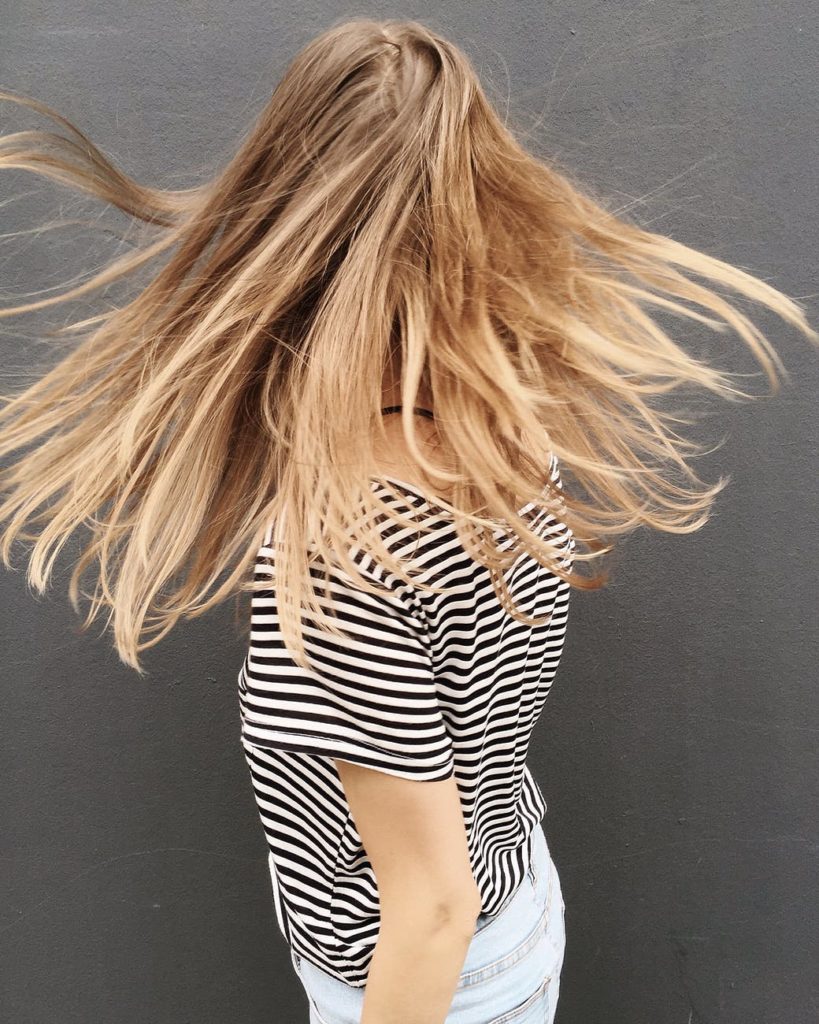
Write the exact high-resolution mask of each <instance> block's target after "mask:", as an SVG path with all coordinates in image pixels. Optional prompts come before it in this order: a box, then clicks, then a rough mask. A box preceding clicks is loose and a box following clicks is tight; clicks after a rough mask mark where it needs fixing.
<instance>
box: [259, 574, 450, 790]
mask: <svg viewBox="0 0 819 1024" xmlns="http://www.w3.org/2000/svg"><path fill="white" fill-rule="evenodd" d="M257 571H258V570H257ZM330 594H331V596H332V600H333V603H334V604H335V607H336V608H337V615H336V617H335V622H336V623H337V625H338V626H339V627H341V629H342V630H343V632H344V637H343V638H339V637H336V636H334V635H333V634H332V633H328V632H327V631H326V630H323V629H321V628H320V626H316V625H315V624H314V623H313V622H312V620H310V619H305V625H304V643H305V647H306V650H307V654H308V656H309V661H310V664H311V666H312V668H311V669H309V670H308V669H304V668H302V667H301V666H299V665H298V664H296V662H295V661H294V660H293V659H292V657H291V656H290V654H289V653H288V651H287V649H286V647H285V645H284V642H283V639H282V635H281V632H280V630H279V620H278V612H277V601H276V593H275V587H273V586H271V589H269V590H268V589H265V590H261V591H258V592H256V593H254V595H253V602H252V603H253V608H252V613H251V637H250V649H249V652H248V657H247V659H246V662H245V665H244V666H243V670H242V673H241V675H240V699H241V723H242V743H243V745H244V746H246V747H251V748H253V747H258V748H275V749H278V750H284V751H292V752H294V753H298V754H308V755H309V754H313V755H322V756H327V757H332V758H338V759H341V760H344V761H350V762H352V763H353V764H359V765H363V766H365V767H367V768H372V769H374V770H376V771H380V772H385V773H387V774H389V775H396V776H399V777H400V778H405V779H416V780H422V781H434V780H439V779H446V778H448V777H449V776H450V775H452V773H453V751H452V744H451V742H450V738H449V734H448V732H447V728H446V723H445V721H444V718H443V715H442V712H441V708H440V706H439V702H438V699H437V696H436V689H435V684H434V676H433V669H432V664H431V660H430V654H429V651H428V649H427V646H426V644H425V633H424V627H423V623H422V622H421V621H420V620H419V619H418V618H417V616H416V615H415V614H413V611H412V609H411V608H410V607H409V606H408V605H407V604H406V603H405V602H404V601H403V600H402V599H400V598H399V597H398V595H396V594H394V593H393V592H387V591H384V592H383V593H379V594H369V593H367V592H366V591H364V590H362V589H361V588H360V587H357V586H356V585H355V583H354V582H353V581H352V580H350V578H349V577H348V576H347V575H346V574H344V573H341V572H334V573H333V574H332V575H331V577H330ZM318 597H319V600H320V601H322V602H324V595H323V592H322V590H321V588H319V592H318Z"/></svg>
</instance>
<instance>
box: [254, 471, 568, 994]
mask: <svg viewBox="0 0 819 1024" xmlns="http://www.w3.org/2000/svg"><path fill="white" fill-rule="evenodd" d="M550 475H551V478H552V480H554V481H555V483H556V484H557V486H558V487H561V486H562V484H561V481H560V474H559V469H558V462H557V458H556V457H555V456H552V459H551V465H550ZM371 486H373V487H375V488H377V489H378V491H379V495H380V496H382V497H384V498H385V499H386V500H388V501H389V502H390V504H391V505H392V506H393V507H396V508H400V509H401V511H402V512H403V513H407V512H409V513H410V514H412V515H415V514H417V515H418V516H421V517H422V518H423V520H424V522H425V523H432V524H434V527H435V528H434V530H433V531H432V532H429V533H427V532H424V533H419V532H418V531H417V530H416V529H414V528H413V527H401V526H400V525H398V524H395V523H392V522H391V521H389V520H388V519H386V517H382V518H383V519H384V521H385V523H386V526H387V530H385V531H384V534H383V535H384V537H385V538H386V539H385V543H387V544H388V545H392V546H391V547H390V548H389V550H391V551H393V552H394V553H397V552H403V553H409V552H410V551H412V552H413V557H414V559H415V561H416V563H417V564H418V565H422V566H423V567H424V575H423V576H422V577H421V578H422V579H426V580H427V581H428V582H432V583H434V584H435V585H436V586H444V587H446V588H447V592H446V593H444V594H430V593H429V592H428V591H424V590H421V589H418V588H417V587H414V586H410V585H408V584H406V583H405V582H404V581H403V580H401V579H400V578H398V577H397V576H395V575H394V574H391V573H389V572H386V571H381V569H380V568H379V567H378V566H377V565H375V563H374V562H373V560H372V559H371V558H369V556H364V557H363V558H357V564H358V565H360V566H361V567H362V569H363V570H364V571H365V572H366V575H367V577H368V578H372V579H375V580H376V581H378V582H384V583H386V584H387V585H388V587H389V590H388V591H385V592H384V594H383V596H381V595H371V594H368V593H366V592H365V591H362V590H361V588H360V587H356V586H355V585H354V584H353V581H352V580H351V578H350V577H349V575H348V574H346V573H343V572H342V571H341V570H337V571H335V572H334V573H333V574H332V575H331V578H330V579H331V588H332V591H331V592H332V594H333V598H334V601H335V603H336V606H337V608H338V619H337V621H338V623H339V625H340V626H341V627H342V628H343V629H344V631H345V633H346V634H347V637H346V638H345V639H344V640H340V639H337V638H336V637H334V636H332V635H328V634H326V633H324V634H322V633H321V632H320V631H319V630H318V629H316V628H312V627H311V626H310V625H309V624H308V626H307V627H306V630H305V645H306V647H307V651H308V654H309V656H310V660H311V664H313V665H316V666H319V667H320V672H317V671H310V672H308V671H306V670H304V669H302V668H301V667H299V666H297V665H296V664H295V662H293V660H292V659H291V658H290V656H289V654H288V653H287V651H286V649H285V647H284V644H283V642H282V638H281V634H280V632H279V628H278V619H277V613H276V596H275V589H274V587H272V586H271V589H269V590H268V589H264V590H259V591H257V592H255V593H254V594H253V595H252V599H251V601H252V605H251V630H250V642H249V649H248V652H247V655H246V657H245V660H244V663H243V665H242V668H241V671H240V672H239V680H238V683H239V710H240V719H241V743H242V747H243V751H244V754H245V758H246V760H247V765H248V768H249V770H250V777H251V783H252V787H253V792H254V795H255V798H256V802H257V805H258V809H259V813H260V815H261V821H262V826H263V828H264V831H265V834H266V838H267V844H268V847H269V856H268V863H269V867H270V875H271V880H272V888H273V902H274V906H275V911H276V918H277V921H278V925H279V928H280V930H281V932H282V935H283V936H284V938H285V940H286V941H287V943H288V945H289V946H290V948H291V949H292V950H294V951H295V952H297V953H299V954H300V955H301V956H302V957H304V958H305V959H307V960H309V961H311V962H312V963H313V964H315V965H316V966H317V967H320V968H321V969H322V970H324V971H326V972H327V973H328V974H330V975H332V976H333V977H335V978H338V979H339V980H340V981H343V982H345V983H347V984H348V985H352V986H354V987H360V986H363V985H365V984H366V981H367V971H368V967H369V963H370V959H371V957H372V953H373V950H374V946H375V942H376V939H377V938H378V928H379V905H378V888H377V885H376V879H375V874H374V872H373V869H372V866H371V864H370V862H369V860H368V859H367V855H366V852H365V850H364V848H363V846H362V842H361V837H360V836H359V834H358V832H357V830H356V826H355V823H354V821H353V819H352V816H351V813H350V809H349V807H348V805H347V802H346V798H345V794H344V789H343V786H342V784H341V780H340V778H339V775H338V772H337V770H336V766H335V763H334V760H333V758H340V759H343V760H345V761H351V762H353V763H356V764H361V765H366V766H368V767H370V768H373V769H375V770H377V771H382V772H387V773H389V774H392V775H397V776H400V777H401V778H406V779H416V780H435V779H446V778H449V776H451V775H453V774H454V775H455V778H456V782H457V785H458V789H459V792H460V798H461V805H462V808H463V814H464V821H465V824H466V829H467V835H468V843H469V853H470V859H471V862H472V869H473V874H474V876H475V881H476V883H477V885H478V887H479V889H480V892H481V894H482V912H483V913H486V914H490V915H491V914H494V913H495V912H496V911H497V910H499V909H500V907H501V906H502V905H503V904H504V902H505V901H506V900H507V898H508V897H510V896H511V894H512V893H513V892H514V890H515V889H516V888H517V886H518V885H519V884H520V882H521V881H522V880H523V878H524V875H525V872H526V869H527V867H528V863H529V836H530V833H531V831H532V829H533V828H534V827H535V826H536V825H537V824H538V822H539V821H540V820H541V818H542V817H543V815H544V813H545V811H546V802H545V800H544V798H543V795H542V793H541V791H540V788H539V786H538V784H537V783H536V782H535V780H534V779H533V777H532V775H531V774H530V772H529V769H528V766H527V764H526V755H527V750H528V746H529V739H530V736H531V733H532V729H533V728H534V725H535V722H536V721H537V719H538V716H539V715H540V712H541V710H542V708H543V703H544V701H545V699H546V695H547V693H548V692H549V688H550V687H551V684H552V680H553V678H554V675H555V672H556V670H557V666H558V662H559V660H560V656H561V652H562V649H563V640H564V635H565V631H566V620H567V613H568V606H569V592H570V587H569V584H568V583H566V582H565V581H563V580H561V579H560V578H559V577H558V576H555V574H554V573H552V572H550V571H549V570H547V569H545V568H544V567H543V566H541V565H539V564H538V563H537V562H536V561H535V560H534V559H533V558H532V557H531V555H529V554H527V553H525V552H521V553H520V555H519V556H518V558H517V559H516V561H515V562H514V563H513V564H512V565H510V566H509V567H508V568H507V569H506V570H505V575H506V579H507V581H508V583H509V589H510V593H511V596H512V599H513V602H514V604H515V605H516V606H517V607H519V608H521V609H522V610H523V611H524V612H525V613H527V614H530V615H538V616H540V615H544V614H546V613H548V612H550V611H551V613H552V615H551V619H550V621H549V622H548V624H546V625H541V626H528V625H526V624H525V623H522V622H519V621H518V620H516V619H514V618H513V617H512V616H511V615H509V613H508V612H507V611H506V610H505V609H504V608H503V607H502V605H501V603H500V601H499V600H498V598H497V596H496V594H495V591H494V589H493V587H492V583H491V580H490V576H489V571H488V570H487V569H486V568H485V567H484V566H482V565H481V564H480V563H479V562H477V561H475V560H474V559H472V558H471V557H470V556H468V555H467V553H466V552H465V550H464V549H463V547H462V545H461V544H460V541H459V539H458V537H457V534H456V533H455V528H454V523H453V520H452V515H451V513H449V512H447V510H445V509H442V508H441V507H440V506H439V505H437V504H435V502H434V501H432V499H430V498H429V497H426V496H425V495H424V494H423V493H422V492H421V491H420V490H418V489H417V488H416V487H414V486H413V485H411V484H408V483H406V482H404V481H400V480H397V479H396V478H394V477H385V476H382V477H378V478H373V480H372V481H371ZM393 492H397V494H396V493H393ZM524 513H526V514H531V515H532V516H534V519H533V520H532V525H533V528H534V529H536V530H537V532H538V533H540V534H541V535H544V536H547V537H552V538H554V539H555V541H556V542H557V543H558V544H559V553H560V558H561V561H562V564H563V566H564V567H566V568H570V567H571V565H572V561H573V552H574V548H575V541H574V537H573V536H572V531H571V530H570V529H569V528H568V526H566V525H565V524H564V523H562V522H561V521H560V520H559V519H556V518H555V517H554V515H553V514H552V513H551V512H547V511H546V509H545V507H542V506H541V505H540V504H535V503H530V505H527V506H524V508H523V509H521V510H520V514H524ZM498 540H499V542H500V543H501V544H502V545H505V544H507V543H511V540H512V538H509V539H508V540H507V539H504V534H503V531H502V530H500V531H498ZM270 545H271V528H268V532H267V535H266V536H265V538H264V541H263V545H262V547H261V549H260V550H259V554H258V558H257V561H256V567H255V570H256V578H257V579H258V578H268V579H270V578H271V576H272V573H273V571H274V570H273V566H274V561H273V559H274V551H273V549H272V547H271V546H270ZM354 557H355V556H354ZM319 596H321V591H319Z"/></svg>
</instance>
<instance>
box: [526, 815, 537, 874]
mask: <svg viewBox="0 0 819 1024" xmlns="http://www.w3.org/2000/svg"><path fill="white" fill-rule="evenodd" d="M534 840H535V833H534V829H533V830H532V831H531V832H530V833H529V842H528V846H529V866H528V868H527V869H526V873H527V875H528V876H529V881H530V882H531V883H532V885H533V887H534V888H535V889H537V883H538V873H537V869H536V867H535V841H534Z"/></svg>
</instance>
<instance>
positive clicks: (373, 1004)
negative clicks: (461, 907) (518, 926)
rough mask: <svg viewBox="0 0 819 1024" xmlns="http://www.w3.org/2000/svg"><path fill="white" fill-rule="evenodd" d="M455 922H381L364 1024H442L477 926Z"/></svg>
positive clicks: (465, 917)
mask: <svg viewBox="0 0 819 1024" xmlns="http://www.w3.org/2000/svg"><path fill="white" fill-rule="evenodd" d="M456 917H457V920H456V918H451V919H449V920H447V921H445V922H442V923H440V924H439V925H438V926H437V927H434V926H432V925H429V926H426V927H425V926H423V925H419V924H417V923H414V924H412V925H408V923H407V921H406V920H404V921H402V920H400V918H399V919H398V920H395V921H394V922H393V923H392V924H391V925H390V924H389V923H386V924H385V923H384V922H382V926H381V931H380V934H379V937H378V942H377V943H376V947H375V952H374V953H373V957H372V960H371V962H370V970H369V974H368V977H367V986H366V990H365V995H364V1007H363V1011H362V1016H361V1024H443V1022H444V1021H445V1020H446V1016H447V1013H448V1012H449V1008H450V1006H451V1004H452V997H453V996H454V994H455V989H456V988H457V985H458V979H459V978H460V974H461V970H462V969H463V964H464V960H465V959H466V953H467V950H468V948H469V943H470V941H471V939H472V934H473V928H474V923H475V922H474V917H470V915H469V914H461V915H456Z"/></svg>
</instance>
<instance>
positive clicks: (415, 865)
mask: <svg viewBox="0 0 819 1024" xmlns="http://www.w3.org/2000/svg"><path fill="white" fill-rule="evenodd" d="M400 401H401V399H400V389H399V388H398V386H397V385H395V384H393V383H392V382H391V381H390V380H389V379H387V381H386V383H385V387H384V391H383V401H382V405H383V406H387V405H396V404H398V403H400ZM416 404H417V405H419V406H421V407H423V408H425V409H430V410H433V407H432V405H431V398H430V396H429V395H427V394H419V396H418V400H417V403H416ZM433 411H434V410H433ZM417 418H418V421H419V422H418V432H419V435H420V436H421V437H422V438H423V442H424V444H425V445H427V444H428V445H429V446H430V449H434V448H435V446H436V443H437V441H438V439H437V436H436V431H435V424H434V422H433V421H432V420H429V419H427V418H426V417H423V416H418V417H417ZM400 420H401V417H400V415H389V416H386V417H385V418H384V425H385V427H386V430H387V438H388V443H387V446H386V447H385V448H382V449H380V450H379V452H378V469H379V470H380V471H382V472H389V473H392V474H394V475H396V476H398V477H399V478H401V479H403V480H406V481H407V482H408V483H412V484H418V485H419V486H425V485H426V482H425V481H423V480H420V479H418V476H417V473H415V472H414V470H413V467H412V465H411V464H410V462H409V461H408V457H407V453H406V447H405V443H404V440H403V435H402V433H401V422H400ZM336 765H337V768H338V773H339V776H340V778H341V782H342V785H343V786H344V791H345V793H346V796H347V801H348V803H349V806H350V811H351V813H352V815H353V819H354V820H355V823H356V828H357V829H358V832H359V835H360V836H361V841H362V844H363V846H364V848H365V850H366V852H367V856H368V858H369V860H370V863H371V864H372V866H373V871H374V872H375V876H376V880H377V883H378V893H379V903H380V910H381V928H380V932H379V937H378V941H377V943H376V947H375V952H374V954H373V958H372V962H371V964H370V972H369V976H368V979H367V986H366V990H365V997H364V1006H363V1011H362V1016H361V1024H443V1022H444V1021H445V1020H446V1016H447V1013H448V1011H449V1008H450V1006H451V1003H452V998H453V996H454V994H455V989H456V986H457V984H458V980H459V977H460V974H461V971H462V969H463V965H464V960H465V958H466V953H467V950H468V948H469V944H470V942H471V940H472V936H473V934H474V930H475V923H476V919H477V917H478V915H479V913H480V911H481V896H480V892H479V890H478V887H477V884H476V882H475V879H474V877H473V874H472V867H471V864H470V860H469V849H468V845H467V836H466V826H465V824H464V819H463V812H462V809H461V802H460V797H459V794H458V787H457V784H456V782H455V778H454V776H453V777H451V778H449V779H444V780H442V781H440V782H419V781H414V780H409V779H400V778H397V777H396V776H394V775H389V774H388V773H386V772H379V771H376V770H374V769H370V768H365V767H363V766H361V765H355V764H351V763H350V762H347V761H342V760H336Z"/></svg>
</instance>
